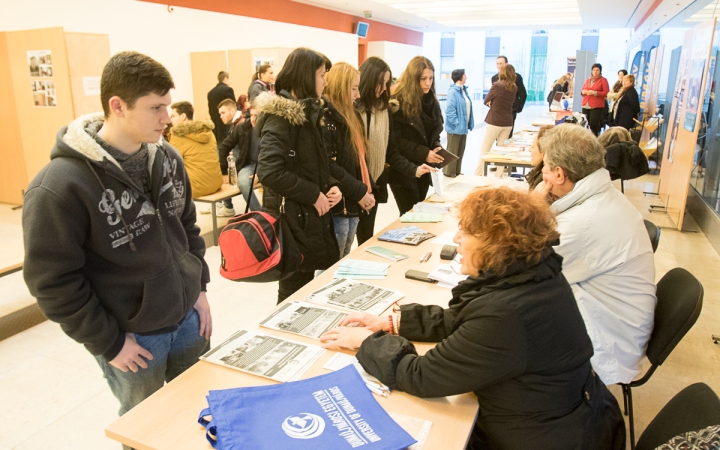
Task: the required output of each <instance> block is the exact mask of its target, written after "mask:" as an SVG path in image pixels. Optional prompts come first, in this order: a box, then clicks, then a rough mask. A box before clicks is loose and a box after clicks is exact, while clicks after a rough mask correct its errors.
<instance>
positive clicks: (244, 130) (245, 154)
mask: <svg viewBox="0 0 720 450" xmlns="http://www.w3.org/2000/svg"><path fill="white" fill-rule="evenodd" d="M253 132H255V129H254V128H253V126H252V123H251V122H250V119H245V121H244V122H242V123H239V124H237V125H233V126H232V129H231V130H230V133H229V134H228V135H227V137H226V138H225V140H224V141H222V142H221V143H220V145H218V156H219V157H220V170H221V171H222V174H223V175H227V171H228V160H227V157H228V155H230V152H232V151H233V150H234V149H235V147H237V148H238V150H239V153H238V155H237V159H236V160H235V167H237V169H238V171H240V169H242V168H243V167H245V166H247V165H248V164H249V162H250V144H251V142H252V137H251V136H250V133H253Z"/></svg>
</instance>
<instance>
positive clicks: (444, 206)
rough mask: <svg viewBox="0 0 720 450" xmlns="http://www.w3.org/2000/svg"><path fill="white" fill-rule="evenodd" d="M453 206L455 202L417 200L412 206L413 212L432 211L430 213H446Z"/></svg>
mask: <svg viewBox="0 0 720 450" xmlns="http://www.w3.org/2000/svg"><path fill="white" fill-rule="evenodd" d="M454 206H455V204H454V203H451V202H442V203H429V202H419V203H416V204H415V206H413V212H418V213H432V214H447V213H449V212H450V208H453V207H454Z"/></svg>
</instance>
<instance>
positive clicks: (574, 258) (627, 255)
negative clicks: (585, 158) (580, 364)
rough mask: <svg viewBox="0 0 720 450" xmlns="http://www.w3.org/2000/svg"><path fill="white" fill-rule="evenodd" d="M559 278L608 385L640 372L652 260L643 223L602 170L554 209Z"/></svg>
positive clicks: (651, 305) (649, 320)
mask: <svg viewBox="0 0 720 450" xmlns="http://www.w3.org/2000/svg"><path fill="white" fill-rule="evenodd" d="M552 210H553V211H555V212H556V213H557V215H558V216H557V221H558V231H559V232H560V245H559V246H557V247H555V251H557V252H558V253H559V254H560V255H562V257H563V258H564V259H563V274H564V275H565V278H567V281H568V283H570V285H571V286H572V290H573V293H574V294H575V300H577V303H578V307H579V308H580V313H581V314H582V316H583V319H585V326H586V327H587V331H588V334H589V335H590V339H591V340H592V342H593V347H594V349H595V354H594V355H593V357H592V359H591V360H590V362H591V363H592V366H593V368H594V369H595V372H597V374H598V375H599V376H600V379H601V380H602V381H603V382H604V383H605V384H608V385H609V384H615V383H629V382H630V381H632V380H633V378H635V377H636V376H637V375H638V374H639V373H640V371H641V369H642V365H643V363H644V360H645V350H646V348H647V342H648V339H649V338H650V334H651V332H652V329H653V320H654V316H655V303H656V297H655V290H656V289H655V261H654V257H653V251H652V246H651V244H650V239H649V238H648V234H647V230H646V229H645V225H644V223H643V218H642V216H641V215H640V213H639V212H638V210H637V209H635V207H634V206H633V205H632V204H631V203H630V201H629V200H628V199H627V198H626V197H625V196H624V195H623V194H622V193H620V191H618V190H617V189H615V188H614V187H613V186H612V184H611V183H610V173H609V172H608V171H607V170H605V169H600V170H597V171H595V172H593V173H592V174H590V175H588V176H587V177H585V178H583V179H582V180H580V181H579V182H577V183H576V184H575V186H574V188H573V190H572V191H571V192H570V193H568V194H567V195H565V196H564V197H562V198H560V199H559V200H557V201H556V202H555V203H553V205H552Z"/></svg>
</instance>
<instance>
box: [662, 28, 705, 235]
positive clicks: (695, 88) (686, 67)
mask: <svg viewBox="0 0 720 450" xmlns="http://www.w3.org/2000/svg"><path fill="white" fill-rule="evenodd" d="M714 32H715V18H712V19H710V20H707V21H705V22H703V23H701V24H699V25H697V26H696V27H695V28H693V29H692V30H688V31H687V32H686V33H685V39H684V41H683V47H682V53H681V55H680V63H679V65H678V74H677V80H676V84H675V91H674V92H675V98H674V99H673V103H672V107H671V109H670V114H669V115H668V116H667V117H666V120H669V123H668V126H667V134H666V136H665V151H664V152H663V162H662V167H661V169H660V184H659V187H658V192H659V194H660V197H661V199H662V200H663V202H664V203H665V207H666V211H667V214H668V217H669V218H670V220H672V222H673V223H674V224H675V226H676V227H677V229H678V230H680V231H682V226H683V220H684V216H685V204H686V202H687V194H688V189H689V187H690V174H691V172H692V165H693V156H694V153H695V144H696V143H697V136H698V131H699V128H700V120H699V115H700V114H702V106H703V93H704V92H705V84H706V83H707V82H708V71H709V68H710V65H709V64H708V63H709V61H710V51H711V50H712V43H713V35H714Z"/></svg>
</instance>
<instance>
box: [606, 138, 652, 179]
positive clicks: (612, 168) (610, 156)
mask: <svg viewBox="0 0 720 450" xmlns="http://www.w3.org/2000/svg"><path fill="white" fill-rule="evenodd" d="M605 152H606V153H605V168H606V169H607V170H608V172H610V179H611V180H617V179H623V180H632V179H634V178H637V177H640V176H643V175H645V174H646V173H648V172H650V168H649V167H648V160H647V157H646V156H645V153H643V151H642V150H640V147H639V146H638V145H637V144H636V143H635V142H633V141H630V142H618V143H617V144H613V145H609V146H607V147H606V148H605Z"/></svg>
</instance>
